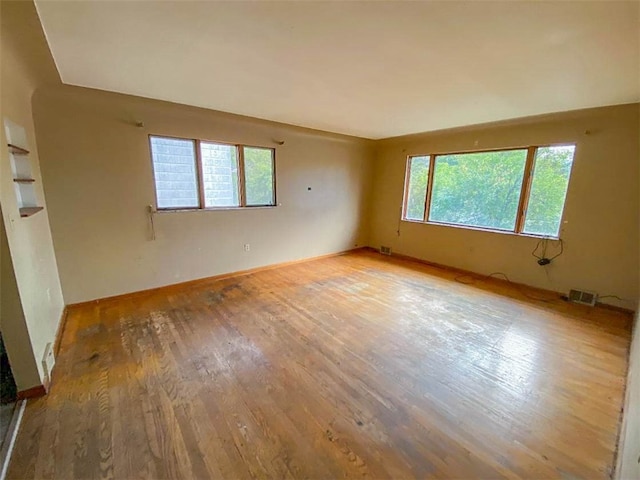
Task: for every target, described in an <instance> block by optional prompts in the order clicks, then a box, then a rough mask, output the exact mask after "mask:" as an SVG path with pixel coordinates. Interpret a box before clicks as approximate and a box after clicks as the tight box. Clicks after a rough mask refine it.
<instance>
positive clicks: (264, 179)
mask: <svg viewBox="0 0 640 480" xmlns="http://www.w3.org/2000/svg"><path fill="white" fill-rule="evenodd" d="M244 170H245V188H246V193H247V204H248V205H271V204H272V203H273V200H274V199H273V161H272V157H271V150H269V149H266V148H252V147H245V148H244Z"/></svg>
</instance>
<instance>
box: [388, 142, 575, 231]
mask: <svg viewBox="0 0 640 480" xmlns="http://www.w3.org/2000/svg"><path fill="white" fill-rule="evenodd" d="M547 147H573V148H574V151H573V159H572V161H571V168H570V169H569V180H568V184H567V192H566V193H565V197H564V202H563V204H562V211H561V213H560V228H559V229H558V235H540V234H536V233H526V232H524V231H523V230H524V225H525V221H526V218H527V207H528V204H529V199H530V196H531V184H532V182H533V174H534V172H535V166H536V165H535V164H536V156H537V153H538V149H539V148H547ZM577 148H578V146H577V144H576V143H570V142H568V143H553V144H546V145H529V146H522V147H504V148H491V149H482V150H464V151H457V152H439V153H424V154H411V155H407V161H406V164H405V180H404V190H403V199H402V215H401V218H400V220H401V221H403V222H410V223H421V224H427V225H439V226H444V227H454V228H462V229H466V230H479V231H483V232H493V233H503V234H507V235H519V236H523V237H535V238H550V239H559V238H560V231H561V230H562V225H563V221H564V215H565V211H566V206H567V198H568V197H569V183H570V182H571V174H572V172H573V165H574V163H575V156H576V150H577ZM514 150H526V151H527V156H526V160H525V166H524V172H523V176H522V185H521V188H520V197H519V199H518V209H517V212H516V222H515V226H514V228H513V229H500V228H490V227H479V226H475V225H461V224H458V223H447V222H437V221H434V220H429V214H430V212H431V202H432V193H433V182H434V177H435V171H436V160H437V158H438V157H440V156H445V155H465V154H472V153H493V152H506V151H514ZM415 157H429V173H428V178H427V191H426V193H425V208H424V216H423V218H422V220H415V219H409V218H407V205H408V204H409V195H408V194H409V186H410V185H409V182H410V176H411V161H412V159H413V158H415Z"/></svg>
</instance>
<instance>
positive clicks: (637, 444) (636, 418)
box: [615, 312, 640, 480]
mask: <svg viewBox="0 0 640 480" xmlns="http://www.w3.org/2000/svg"><path fill="white" fill-rule="evenodd" d="M639 317H640V312H639V313H636V318H635V327H634V330H633V339H632V340H631V351H630V352H629V373H628V375H627V390H626V395H625V402H624V417H623V420H622V428H621V430H620V442H619V444H618V462H617V467H616V475H615V477H616V478H617V479H619V480H627V479H632V478H640V321H639Z"/></svg>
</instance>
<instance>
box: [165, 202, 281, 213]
mask: <svg viewBox="0 0 640 480" xmlns="http://www.w3.org/2000/svg"><path fill="white" fill-rule="evenodd" d="M280 205H281V204H278V205H256V206H255V207H208V208H158V209H156V210H155V211H154V212H153V213H184V212H224V211H228V210H262V209H271V208H278V207H279V206H280Z"/></svg>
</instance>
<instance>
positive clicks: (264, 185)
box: [149, 136, 276, 210]
mask: <svg viewBox="0 0 640 480" xmlns="http://www.w3.org/2000/svg"><path fill="white" fill-rule="evenodd" d="M149 142H150V146H151V159H152V163H153V175H154V179H155V185H156V205H157V207H158V210H177V209H204V208H234V207H264V206H273V205H275V204H276V198H275V197H276V192H275V151H274V149H272V148H264V147H249V146H245V145H229V144H223V143H214V142H207V141H204V140H195V139H183V138H169V137H159V136H150V137H149Z"/></svg>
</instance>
